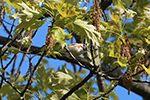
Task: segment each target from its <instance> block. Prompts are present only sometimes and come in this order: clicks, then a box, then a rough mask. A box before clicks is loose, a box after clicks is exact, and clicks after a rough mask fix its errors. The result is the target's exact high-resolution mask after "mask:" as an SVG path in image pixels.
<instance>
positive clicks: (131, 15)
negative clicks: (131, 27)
mask: <svg viewBox="0 0 150 100" xmlns="http://www.w3.org/2000/svg"><path fill="white" fill-rule="evenodd" d="M136 14H137V13H136V12H135V11H133V10H130V9H128V10H126V13H125V15H126V17H127V19H131V18H133V17H134V16H135V15H136Z"/></svg>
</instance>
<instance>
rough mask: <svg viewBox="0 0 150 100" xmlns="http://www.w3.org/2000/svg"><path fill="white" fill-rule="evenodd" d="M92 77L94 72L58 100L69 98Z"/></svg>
mask: <svg viewBox="0 0 150 100" xmlns="http://www.w3.org/2000/svg"><path fill="white" fill-rule="evenodd" d="M93 75H94V71H91V72H90V73H89V74H88V76H86V77H85V78H84V79H83V80H82V81H81V82H80V83H78V84H77V85H76V86H74V87H73V88H72V89H71V90H70V91H69V92H67V93H66V94H65V95H64V96H63V97H62V98H61V99H60V100H65V99H66V98H67V97H68V96H70V95H71V94H72V93H73V92H74V91H76V90H78V89H79V88H80V87H81V86H82V85H84V84H85V83H86V82H87V81H88V80H89V79H90V78H91V77H92V76H93Z"/></svg>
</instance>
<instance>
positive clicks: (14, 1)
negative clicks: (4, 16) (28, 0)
mask: <svg viewBox="0 0 150 100" xmlns="http://www.w3.org/2000/svg"><path fill="white" fill-rule="evenodd" d="M4 1H5V2H7V4H8V5H9V7H11V6H13V7H15V8H21V6H19V5H18V3H21V2H22V1H20V0H4Z"/></svg>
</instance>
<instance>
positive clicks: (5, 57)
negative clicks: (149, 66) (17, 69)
mask: <svg viewBox="0 0 150 100" xmlns="http://www.w3.org/2000/svg"><path fill="white" fill-rule="evenodd" d="M8 56H9V55H3V56H2V59H3V60H7V59H10V57H8Z"/></svg>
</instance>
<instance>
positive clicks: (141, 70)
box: [132, 69, 145, 77]
mask: <svg viewBox="0 0 150 100" xmlns="http://www.w3.org/2000/svg"><path fill="white" fill-rule="evenodd" d="M143 71H145V70H144V69H143V70H140V71H139V72H137V73H135V74H132V77H134V76H136V75H137V74H140V73H142V72H143Z"/></svg>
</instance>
